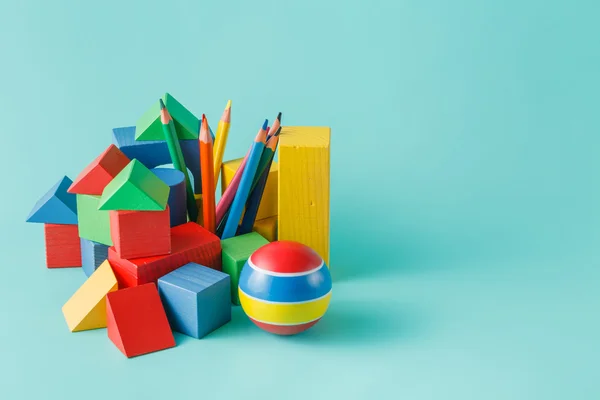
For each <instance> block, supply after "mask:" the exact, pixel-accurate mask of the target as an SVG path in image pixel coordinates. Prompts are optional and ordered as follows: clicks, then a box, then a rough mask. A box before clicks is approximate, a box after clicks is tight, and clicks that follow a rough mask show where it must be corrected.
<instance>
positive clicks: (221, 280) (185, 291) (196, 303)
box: [158, 263, 231, 339]
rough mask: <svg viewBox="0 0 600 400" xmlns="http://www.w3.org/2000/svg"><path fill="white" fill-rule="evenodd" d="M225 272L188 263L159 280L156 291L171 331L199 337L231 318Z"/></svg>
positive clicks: (229, 297) (228, 288)
mask: <svg viewBox="0 0 600 400" xmlns="http://www.w3.org/2000/svg"><path fill="white" fill-rule="evenodd" d="M230 286H231V281H230V278H229V275H228V274H225V273H223V272H220V271H215V270H214V269H211V268H208V267H205V266H203V265H199V264H196V263H189V264H186V265H184V266H183V267H180V268H178V269H176V270H175V271H173V272H171V273H169V274H167V275H165V276H163V277H162V278H160V279H159V280H158V292H159V293H160V298H161V300H162V303H163V306H164V308H165V311H166V313H167V317H168V318H169V323H170V324H171V328H172V329H173V330H174V331H177V332H180V333H183V334H185V335H188V336H191V337H194V338H196V339H200V338H202V337H204V336H206V335H207V334H209V333H210V332H212V331H214V330H215V329H217V328H219V327H221V326H223V325H225V324H226V323H227V322H229V321H231V292H230V290H231V289H230Z"/></svg>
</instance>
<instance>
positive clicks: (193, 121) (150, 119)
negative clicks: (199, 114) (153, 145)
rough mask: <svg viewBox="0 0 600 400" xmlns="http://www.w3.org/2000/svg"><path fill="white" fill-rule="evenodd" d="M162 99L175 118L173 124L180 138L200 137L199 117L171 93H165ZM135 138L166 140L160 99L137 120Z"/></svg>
mask: <svg viewBox="0 0 600 400" xmlns="http://www.w3.org/2000/svg"><path fill="white" fill-rule="evenodd" d="M162 100H163V101H164V102H165V106H166V107H167V110H168V111H169V114H171V117H172V118H173V124H174V125H175V130H176V131H177V136H178V137H179V139H198V132H199V130H200V121H199V120H198V118H196V116H195V115H194V114H192V113H191V112H190V111H188V109H187V108H185V107H184V106H183V105H182V104H181V103H180V102H178V101H177V100H176V99H175V97H173V96H171V95H170V94H169V93H165V95H164V96H163V97H162ZM135 140H165V136H164V133H163V128H162V123H161V121H160V103H159V101H158V100H156V102H155V103H154V104H153V105H152V107H150V109H149V110H148V111H146V113H145V114H144V115H142V117H141V118H140V119H139V120H138V121H137V123H136V125H135Z"/></svg>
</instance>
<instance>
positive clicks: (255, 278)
mask: <svg viewBox="0 0 600 400" xmlns="http://www.w3.org/2000/svg"><path fill="white" fill-rule="evenodd" d="M238 293H239V295H240V304H241V305H242V308H243V309H244V312H245V313H246V315H248V317H249V318H250V319H251V320H252V322H254V324H256V325H257V326H258V327H259V328H261V329H263V330H265V331H267V332H271V333H274V334H277V335H294V334H296V333H300V332H302V331H305V330H307V329H308V328H310V327H311V326H313V325H315V324H316V323H317V322H319V320H320V319H321V317H322V316H323V315H324V314H325V312H326V311H327V308H328V307H329V301H330V299H331V275H330V273H329V268H327V265H325V262H324V261H323V259H322V258H321V257H320V256H319V255H318V254H317V253H316V252H315V251H314V250H313V249H311V248H310V247H308V246H305V245H303V244H300V243H297V242H292V241H286V240H282V241H277V242H272V243H269V244H266V245H264V246H263V247H261V248H259V249H258V250H256V251H255V252H254V253H252V255H251V256H250V258H248V261H247V262H246V264H245V265H244V268H243V269H242V273H241V275H240V280H239V287H238Z"/></svg>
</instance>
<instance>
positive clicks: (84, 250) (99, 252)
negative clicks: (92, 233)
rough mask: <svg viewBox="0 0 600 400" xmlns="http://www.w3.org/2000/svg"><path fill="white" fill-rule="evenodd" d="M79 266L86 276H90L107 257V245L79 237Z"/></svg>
mask: <svg viewBox="0 0 600 400" xmlns="http://www.w3.org/2000/svg"><path fill="white" fill-rule="evenodd" d="M80 242H81V268H82V269H83V272H84V273H85V275H86V276H88V277H89V276H91V275H92V274H93V273H94V271H95V270H96V269H98V267H99V266H100V265H101V264H102V263H103V262H104V261H106V259H107V258H108V246H107V245H105V244H102V243H98V242H93V241H91V240H87V239H83V238H80Z"/></svg>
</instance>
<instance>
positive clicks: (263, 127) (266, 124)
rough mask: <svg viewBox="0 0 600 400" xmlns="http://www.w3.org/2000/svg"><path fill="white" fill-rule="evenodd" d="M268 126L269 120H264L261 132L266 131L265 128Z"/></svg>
mask: <svg viewBox="0 0 600 400" xmlns="http://www.w3.org/2000/svg"><path fill="white" fill-rule="evenodd" d="M268 125H269V120H268V119H265V123H264V124H263V126H262V130H263V131H265V130H267V126H268Z"/></svg>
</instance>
